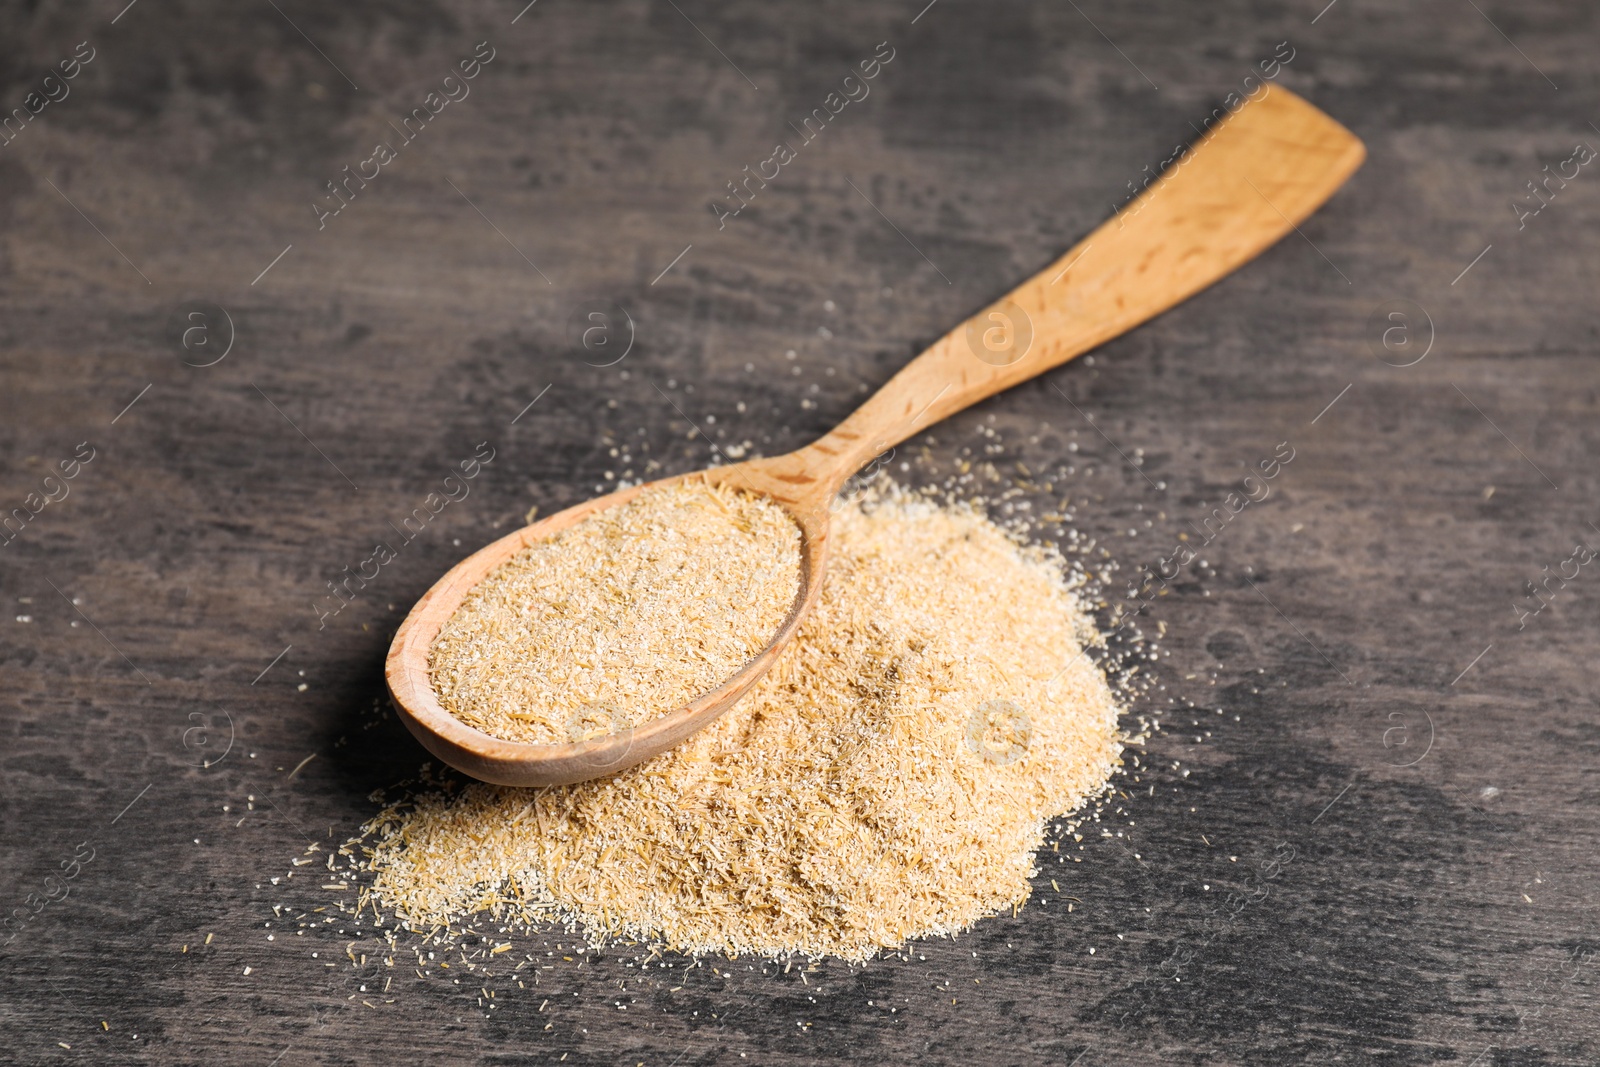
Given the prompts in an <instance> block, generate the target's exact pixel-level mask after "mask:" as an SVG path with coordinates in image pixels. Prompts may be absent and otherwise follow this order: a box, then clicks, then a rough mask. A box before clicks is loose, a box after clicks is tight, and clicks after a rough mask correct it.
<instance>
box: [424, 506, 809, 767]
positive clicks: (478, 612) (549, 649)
mask: <svg viewBox="0 0 1600 1067" xmlns="http://www.w3.org/2000/svg"><path fill="white" fill-rule="evenodd" d="M799 589H800V530H799V528H798V527H797V526H795V524H794V522H793V520H791V519H790V518H789V516H788V514H787V513H786V512H784V510H783V509H782V508H781V507H779V506H778V505H777V504H774V503H773V502H772V501H770V500H768V499H767V498H766V497H763V496H759V495H756V494H752V493H741V492H738V491H736V490H733V489H727V488H718V487H714V486H710V485H707V484H706V483H705V482H703V481H701V480H699V479H690V480H687V481H683V482H678V483H674V484H671V485H667V486H662V487H653V488H649V489H646V490H644V491H643V492H641V493H640V494H639V495H638V496H637V497H635V498H634V499H633V500H631V501H629V502H628V503H627V504H624V505H622V506H620V507H615V508H611V509H609V510H606V511H602V512H600V513H598V514H596V515H593V516H591V517H590V518H588V519H587V520H585V521H583V522H580V523H578V524H577V525H576V526H572V527H569V528H568V529H566V530H564V531H562V532H561V533H559V534H557V535H556V536H555V537H553V538H551V539H550V540H548V541H542V542H540V543H538V544H534V545H530V546H529V547H528V548H526V549H524V550H523V551H522V552H519V553H518V554H517V555H515V556H513V557H512V558H511V559H509V560H507V561H506V562H504V563H502V564H501V565H500V566H499V567H496V568H495V569H494V570H493V571H491V572H490V573H489V574H488V575H487V576H486V577H485V578H484V580H483V581H482V582H480V583H479V584H478V586H477V587H476V588H475V589H473V591H472V592H471V593H470V594H468V596H467V598H466V599H465V600H464V601H462V603H461V606H460V607H459V608H457V609H456V612H455V614H454V615H452V616H451V617H450V619H449V621H448V622H446V623H445V625H444V626H443V627H442V628H441V629H440V631H439V635H438V637H436V638H435V639H434V642H433V648H432V649H431V651H430V660H429V666H430V669H431V671H432V680H433V686H434V690H435V692H436V693H437V694H438V697H439V703H440V704H442V705H443V706H444V708H445V710H446V711H448V712H449V713H450V714H451V715H454V716H455V717H456V718H458V719H460V720H461V721H462V722H465V723H467V724H468V725H469V726H473V727H476V728H477V729H479V730H482V731H484V732H485V733H489V734H493V735H494V736H496V737H501V738H505V739H506V740H508V741H524V742H532V743H536V744H544V743H552V742H568V741H581V740H584V739H586V738H589V737H594V736H598V735H601V734H608V733H613V732H616V731H619V730H624V729H627V728H628V727H630V726H634V725H637V724H638V723H641V722H645V721H647V720H649V719H652V718H655V717H657V716H660V715H664V714H666V713H667V712H669V711H673V710H675V709H677V708H680V707H682V706H683V705H684V704H687V703H688V702H689V701H690V700H692V699H694V698H695V697H697V696H700V695H701V694H702V693H707V692H710V691H711V690H713V689H715V688H717V687H718V686H719V685H721V684H722V683H723V682H725V681H727V680H728V679H729V678H731V677H732V676H733V675H734V674H736V673H738V671H739V669H740V668H741V667H743V666H744V665H745V664H746V663H747V662H749V661H750V660H751V659H752V658H754V657H755V656H756V655H758V654H759V653H760V652H761V651H762V650H763V649H764V648H766V647H767V645H768V644H769V643H770V642H771V640H772V637H773V635H774V634H776V633H777V631H778V628H779V627H780V626H782V625H783V622H784V620H785V619H786V618H787V617H788V615H789V612H790V610H791V609H792V608H793V606H794V602H795V598H796V596H797V594H798V592H799Z"/></svg>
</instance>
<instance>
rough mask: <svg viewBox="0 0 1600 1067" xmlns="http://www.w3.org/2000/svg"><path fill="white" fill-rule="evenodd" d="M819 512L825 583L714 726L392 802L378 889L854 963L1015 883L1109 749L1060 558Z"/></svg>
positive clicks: (1022, 880) (425, 908) (413, 903)
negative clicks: (625, 751) (800, 622)
mask: <svg viewBox="0 0 1600 1067" xmlns="http://www.w3.org/2000/svg"><path fill="white" fill-rule="evenodd" d="M834 529H835V532H834V548H833V557H832V560H831V562H830V564H829V573H828V577H827V585H826V587H825V589H824V591H823V596H822V600H821V603H820V604H819V605H818V607H817V609H816V611H815V612H814V613H813V615H812V616H811V618H810V619H808V620H807V622H806V624H805V625H804V626H803V627H802V630H801V632H800V635H799V636H798V638H797V639H796V641H795V643H794V644H793V645H792V646H791V647H790V648H789V650H788V651H787V653H786V654H785V655H784V656H783V658H782V659H781V660H780V661H779V663H778V664H777V666H775V667H774V669H773V670H772V671H771V672H770V673H769V674H768V675H767V676H766V678H765V679H763V681H762V682H761V683H760V684H759V685H758V686H757V687H756V689H754V690H753V691H752V692H751V693H750V694H749V695H748V696H746V697H745V699H744V700H742V701H741V702H740V703H739V705H738V706H736V707H735V708H734V709H733V710H731V711H730V712H728V713H727V714H726V715H725V716H724V717H723V718H722V719H721V720H720V721H719V722H717V723H716V724H714V725H713V726H711V727H710V728H708V729H706V730H705V731H703V732H701V733H700V734H698V735H697V736H696V737H694V738H692V739H691V740H690V741H689V742H687V743H686V744H684V745H683V746H682V747H680V748H678V749H676V750H674V751H672V752H670V753H667V754H665V755H663V756H660V757H658V758H656V759H654V760H651V761H649V762H647V763H645V764H642V765H641V766H639V767H636V768H634V769H633V770H631V771H628V772H626V773H624V774H621V775H618V776H616V777H614V778H610V779H605V780H601V781H595V782H587V783H583V784H580V785H576V786H566V787H558V788H551V789H545V790H518V789H508V788H500V787H494V786H488V785H483V784H472V785H468V786H465V787H463V788H460V789H458V790H445V791H440V792H434V793H429V794H425V795H423V796H421V797H418V798H416V799H414V800H413V801H410V802H408V803H406V804H402V805H398V806H396V807H393V808H390V809H389V810H387V811H385V812H384V813H383V814H382V815H380V816H379V817H378V818H377V819H375V820H374V821H373V823H372V824H371V825H370V826H369V827H368V833H369V848H370V853H369V865H370V868H371V871H372V876H373V879H374V882H373V886H372V892H373V893H374V894H375V896H376V898H377V900H378V901H379V903H381V904H382V905H383V906H384V907H385V908H387V909H390V910H393V911H395V912H396V913H398V915H399V916H400V917H401V918H402V919H403V920H404V921H406V922H408V923H409V924H411V925H412V926H413V927H416V928H419V929H424V928H433V927H435V926H438V925H441V924H451V923H456V922H460V921H462V920H463V919H465V918H467V917H468V916H470V915H473V914H478V913H484V912H487V913H490V914H494V915H496V916H497V917H499V918H501V919H513V920H518V919H520V920H527V921H542V920H545V919H547V918H549V917H550V916H551V915H552V914H554V915H555V916H556V917H557V918H558V919H561V920H565V921H567V922H569V923H571V924H575V925H578V926H581V927H582V929H583V932H584V934H585V935H586V936H587V937H588V938H589V939H590V940H591V941H592V942H596V943H598V942H603V941H605V940H607V939H614V938H620V937H627V938H633V939H640V940H644V941H648V942H651V943H657V944H661V945H663V946H665V947H668V948H673V949H678V950H682V951H686V952H690V953H701V952H712V951H716V952H738V953H756V954H762V955H783V954H802V955H807V956H823V955H834V956H840V957H844V958H847V959H864V958H866V957H869V956H871V955H873V954H874V953H875V952H877V951H879V950H881V949H885V948H890V947H893V946H897V945H899V944H901V943H903V942H904V941H905V940H907V939H908V938H914V937H921V936H927V935H931V934H947V933H953V932H956V931H959V930H962V929H965V928H967V927H969V926H971V925H972V924H973V923H974V922H975V921H976V920H978V919H980V918H982V917H983V916H985V915H988V914H992V913H994V912H996V911H999V910H1001V909H1003V908H1006V907H1008V906H1010V905H1012V904H1015V903H1017V902H1020V901H1021V900H1023V899H1024V898H1026V896H1027V895H1028V890H1029V887H1028V878H1029V876H1030V874H1031V873H1032V871H1033V852H1034V850H1035V849H1036V848H1037V847H1038V846H1039V844H1040V843H1041V840H1042V834H1043V830H1044V825H1045V823H1046V821H1047V820H1049V819H1050V818H1052V817H1054V816H1058V815H1061V814H1064V813H1068V812H1071V811H1073V810H1074V809H1075V808H1077V807H1078V806H1080V805H1081V804H1082V803H1083V802H1084V801H1085V800H1086V799H1088V798H1089V797H1091V796H1093V795H1095V794H1097V793H1098V792H1099V791H1100V790H1101V789H1102V787H1103V786H1104V784H1105V782H1106V780H1107V778H1108V776H1109V775H1110V774H1111V773H1112V771H1113V769H1114V768H1115V767H1116V765H1117V764H1118V762H1119V759H1120V754H1121V751H1122V748H1121V744H1120V743H1119V733H1118V725H1117V716H1118V706H1117V703H1116V701H1115V699H1114V698H1113V696H1112V693H1111V691H1110V689H1109V688H1108V686H1107V684H1106V682H1105V679H1104V678H1103V677H1102V676H1101V674H1100V672H1099V670H1098V668H1097V667H1096V666H1095V664H1094V662H1093V661H1092V660H1091V659H1090V658H1089V657H1088V656H1085V655H1082V654H1080V653H1081V648H1082V644H1081V643H1082V642H1083V641H1084V640H1087V639H1089V638H1090V637H1091V636H1092V627H1091V626H1090V624H1089V622H1088V621H1087V619H1086V618H1085V616H1084V615H1082V614H1081V613H1080V611H1079V608H1078V606H1077V605H1076V603H1075V601H1074V598H1073V596H1072V594H1071V593H1070V592H1069V591H1068V590H1067V588H1066V586H1065V584H1064V581H1063V578H1062V575H1061V566H1060V561H1059V559H1056V558H1053V557H1051V556H1049V555H1047V554H1045V553H1043V552H1041V551H1039V550H1035V549H1019V548H1018V547H1017V546H1016V545H1015V544H1013V543H1012V542H1011V541H1010V540H1009V539H1008V538H1007V537H1006V535H1005V534H1004V533H1003V532H1002V531H1001V530H1000V529H999V528H998V527H996V526H994V525H993V524H992V523H990V522H989V521H988V520H987V519H986V518H984V517H983V516H982V515H981V514H980V513H978V512H977V511H975V510H972V509H967V508H963V507H958V506H944V507H941V506H937V505H934V504H931V503H927V502H922V501H917V500H914V499H911V498H908V497H905V496H901V495H899V494H891V495H890V496H889V497H887V498H886V499H881V500H877V501H875V502H871V503H868V504H866V505H864V506H860V505H851V506H849V507H847V508H845V509H843V510H842V511H841V512H840V513H839V514H837V515H836V516H835V528H834Z"/></svg>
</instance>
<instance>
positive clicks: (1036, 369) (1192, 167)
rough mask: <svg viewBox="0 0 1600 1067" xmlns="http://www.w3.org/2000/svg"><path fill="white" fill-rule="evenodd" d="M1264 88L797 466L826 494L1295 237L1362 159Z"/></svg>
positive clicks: (1338, 129) (1286, 98)
mask: <svg viewBox="0 0 1600 1067" xmlns="http://www.w3.org/2000/svg"><path fill="white" fill-rule="evenodd" d="M1264 89H1265V93H1264V95H1262V96H1261V97H1259V98H1257V99H1256V100H1254V101H1249V102H1246V103H1245V104H1243V105H1242V106H1241V107H1240V109H1239V110H1238V111H1237V112H1235V113H1233V114H1232V115H1228V116H1227V117H1225V118H1224V119H1222V120H1221V121H1219V122H1218V124H1217V125H1216V126H1215V127H1214V128H1213V129H1211V130H1210V131H1209V132H1208V133H1207V134H1206V135H1205V137H1203V138H1202V139H1201V140H1200V141H1199V142H1198V143H1196V144H1195V145H1194V146H1193V147H1192V148H1189V149H1187V151H1186V153H1185V152H1182V151H1180V153H1179V157H1178V158H1177V159H1176V160H1174V161H1173V162H1171V163H1170V164H1169V166H1168V167H1167V169H1166V171H1165V172H1164V173H1163V175H1162V177H1161V178H1160V179H1158V180H1156V181H1154V182H1152V183H1151V184H1150V185H1149V186H1148V187H1147V188H1146V189H1145V191H1144V192H1143V193H1141V194H1140V196H1139V197H1138V198H1137V199H1135V200H1133V201H1132V202H1131V203H1129V204H1127V205H1126V206H1125V208H1124V209H1123V210H1122V211H1120V212H1119V213H1118V214H1117V215H1116V216H1115V217H1113V218H1112V219H1110V220H1109V221H1107V222H1106V223H1104V224H1103V225H1101V226H1100V228H1099V229H1097V230H1095V231H1094V232H1093V233H1091V234H1089V236H1088V237H1086V238H1084V239H1083V240H1082V241H1080V242H1079V243H1078V244H1077V245H1075V246H1074V247H1073V248H1072V249H1071V251H1069V252H1067V253H1066V255H1064V256H1062V257H1061V258H1060V259H1058V260H1057V261H1056V262H1055V263H1052V264H1051V265H1050V267H1049V268H1048V269H1046V270H1044V271H1041V272H1040V273H1039V274H1037V275H1035V276H1034V277H1032V278H1030V279H1029V280H1028V281H1026V282H1024V283H1022V285H1020V286H1018V287H1017V288H1016V289H1014V290H1012V292H1011V293H1010V294H1008V295H1007V296H1005V297H1002V298H1001V299H1000V300H998V301H996V302H995V303H993V304H991V305H990V306H988V307H987V308H985V309H983V310H982V311H980V312H979V313H978V314H976V315H974V316H973V317H972V318H970V319H968V320H967V322H966V323H964V324H963V325H961V326H958V327H956V328H955V329H954V330H952V331H951V332H950V333H948V334H946V335H945V336H944V337H942V338H940V339H939V341H937V342H936V343H935V344H934V345H933V346H932V347H931V348H929V349H928V350H927V351H926V352H924V353H923V354H922V355H920V356H918V357H917V358H916V359H914V360H912V361H911V363H909V364H908V365H907V366H906V367H904V368H903V369H902V370H901V371H900V372H899V373H898V374H896V375H895V376H894V377H893V378H891V379H890V380H889V381H888V383H887V384H885V385H884V387H883V388H882V389H880V390H878V392H877V393H876V394H875V395H873V396H872V397H871V399H869V400H868V401H867V402H866V403H864V404H862V405H861V407H860V408H858V409H857V410H856V411H855V413H854V414H852V415H851V416H850V417H849V418H847V419H846V420H845V421H844V422H842V423H840V424H839V426H838V427H836V428H835V429H833V430H832V431H830V432H829V433H828V434H826V435H825V436H823V437H822V438H820V439H819V440H817V441H816V442H814V443H813V444H811V445H808V446H807V447H806V448H804V449H801V450H800V452H799V453H796V454H795V456H796V458H803V459H804V462H805V464H806V465H807V467H808V469H809V473H811V474H812V475H813V476H814V477H816V478H817V480H818V481H819V482H821V483H824V484H826V485H828V486H830V487H831V489H830V492H831V490H832V489H837V488H838V486H839V485H840V484H842V483H843V482H844V480H845V479H846V478H848V477H849V476H850V475H851V474H853V473H855V472H856V471H857V470H859V469H860V468H861V467H862V466H863V465H864V464H866V463H867V462H868V461H869V460H871V459H872V458H873V457H874V456H877V455H879V454H881V453H882V452H883V451H884V450H885V449H888V448H889V447H891V446H893V445H895V444H897V443H899V442H900V441H903V440H905V439H906V438H907V437H910V436H911V435H912V434H913V433H916V432H917V431H919V430H923V429H926V428H927V427H929V426H931V425H933V424H934V423H936V422H938V421H939V420H941V419H944V418H947V417H948V416H950V415H953V414H955V413H956V412H958V411H960V410H961V409H963V408H965V407H967V406H969V405H971V404H975V403H977V402H978V401H979V400H982V399H984V398H985V397H988V396H992V395H993V394H995V393H998V392H1000V391H1001V390H1003V389H1009V388H1010V387H1011V386H1013V385H1016V384H1017V383H1019V382H1024V381H1027V380H1028V379H1029V378H1032V377H1034V376H1035V375H1038V374H1042V373H1044V372H1045V371H1047V370H1050V369H1051V368H1053V367H1058V366H1060V365H1061V364H1063V363H1065V362H1066V361H1067V360H1069V359H1072V358H1073V357H1075V356H1079V355H1082V354H1083V353H1084V352H1087V351H1090V350H1091V349H1093V348H1095V347H1097V346H1098V345H1101V344H1103V343H1104V342H1106V341H1108V340H1110V339H1111V338H1113V337H1116V336H1118V335H1119V334H1122V333H1125V332H1127V331H1128V330H1131V329H1132V328H1133V327H1135V326H1137V325H1139V324H1140V323H1142V322H1144V321H1146V320H1147V319H1151V318H1154V317H1155V316H1156V315H1159V314H1160V313H1161V312H1163V311H1165V310H1166V309H1168V308H1170V307H1172V306H1173V305H1174V304H1177V303H1178V302H1180V301H1182V300H1184V299H1187V298H1188V297H1190V296H1192V295H1194V294H1195V293H1197V292H1199V291H1200V290H1201V289H1204V288H1205V287H1206V286H1208V285H1210V284H1211V283H1212V282H1215V281H1217V280H1218V279H1220V278H1222V277H1224V276H1226V275H1227V274H1229V273H1231V272H1232V271H1234V270H1236V269H1237V268H1238V267H1240V266H1242V265H1243V264H1245V263H1247V262H1249V261H1250V260H1251V259H1252V258H1254V257H1255V256H1257V255H1258V254H1260V253H1261V252H1262V251H1263V250H1265V249H1266V248H1267V246H1269V245H1271V244H1273V243H1274V242H1275V241H1277V240H1278V239H1279V238H1281V237H1284V236H1285V235H1287V234H1288V233H1289V232H1290V231H1291V230H1294V229H1296V224H1297V223H1299V222H1300V221H1301V220H1303V219H1305V218H1306V217H1307V216H1308V215H1310V214H1311V213H1312V212H1313V211H1315V210H1316V209H1317V208H1318V207H1319V206H1321V204H1322V203H1323V201H1325V200H1327V199H1328V197H1330V196H1332V195H1333V193H1334V191H1335V190H1336V189H1338V188H1339V186H1341V185H1343V184H1344V182H1345V179H1347V178H1348V177H1349V176H1350V175H1351V174H1352V173H1354V172H1355V170H1356V168H1357V167H1359V166H1360V165H1361V161H1362V160H1363V159H1365V158H1366V149H1365V148H1363V147H1362V144H1361V142H1360V141H1359V140H1357V139H1356V138H1355V136H1354V135H1352V134H1351V133H1350V132H1349V131H1348V130H1346V129H1345V128H1344V127H1343V126H1340V125H1339V124H1338V123H1337V122H1335V121H1334V120H1333V119H1331V118H1329V117H1328V116H1327V115H1325V114H1323V113H1322V112H1321V111H1319V110H1317V109H1316V108H1315V107H1313V106H1312V105H1310V104H1308V103H1306V102H1305V101H1304V100H1302V99H1300V98H1299V97H1298V96H1295V95H1294V94H1293V93H1290V92H1289V91H1288V90H1286V89H1281V88H1274V87H1270V86H1268V87H1264ZM1330 265H1331V264H1330ZM1334 269H1335V270H1337V268H1334ZM1346 280H1347V281H1348V279H1346Z"/></svg>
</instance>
